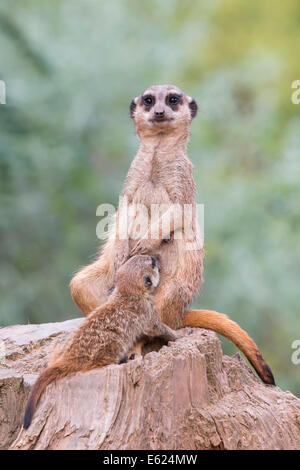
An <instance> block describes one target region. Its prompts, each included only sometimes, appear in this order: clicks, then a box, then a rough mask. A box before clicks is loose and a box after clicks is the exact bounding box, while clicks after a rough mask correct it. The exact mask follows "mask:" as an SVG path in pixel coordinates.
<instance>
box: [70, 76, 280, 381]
mask: <svg viewBox="0 0 300 470" xmlns="http://www.w3.org/2000/svg"><path fill="white" fill-rule="evenodd" d="M130 114H131V117H132V118H133V121H134V124H135V128H136V132H137V136H138V138H139V140H140V148H139V150H138V152H137V155H136V157H135V158H134V160H133V162H132V164H131V166H130V169H129V172H128V174H127V177H126V181H125V185H124V189H123V193H122V200H126V201H128V204H131V205H132V204H143V205H144V206H146V208H147V210H148V213H150V211H151V205H153V204H160V205H162V204H165V207H166V208H167V209H166V212H167V211H168V208H170V207H171V206H172V205H174V204H175V205H177V206H179V207H181V208H183V207H184V205H188V206H189V207H190V208H192V228H193V230H194V233H196V237H195V240H194V245H196V249H193V250H190V249H186V248H187V243H190V240H187V238H188V237H187V236H186V227H184V224H183V223H182V221H181V223H179V225H176V223H175V219H176V216H173V218H171V227H172V229H170V230H169V234H166V233H164V232H163V230H162V218H163V216H162V217H160V218H158V219H157V220H156V221H155V224H156V225H157V227H159V229H158V233H159V237H158V238H156V239H154V238H151V236H150V237H149V236H148V235H149V233H150V232H151V230H150V228H151V227H149V225H147V226H146V227H145V235H146V236H140V238H139V239H138V240H136V237H130V236H129V238H128V239H122V237H121V236H120V233H119V232H120V228H121V227H122V207H119V209H118V213H117V217H116V224H115V226H114V228H113V230H112V232H111V235H110V237H109V238H108V240H107V242H106V243H105V245H104V246H103V248H102V250H101V252H100V255H99V257H98V259H97V260H96V261H95V262H94V263H92V264H91V265H89V266H86V267H84V268H83V269H81V270H80V271H79V272H78V273H77V274H76V275H75V276H74V278H73V279H72V281H71V284H70V287H71V293H72V297H73V299H74V301H75V302H76V303H77V305H78V306H79V308H80V309H81V310H82V312H83V313H84V314H85V315H87V314H89V313H90V312H91V311H92V310H94V309H95V308H96V307H97V306H98V305H101V304H103V303H104V302H105V301H106V300H107V298H108V296H109V294H110V292H111V290H112V288H113V285H114V278H115V272H116V268H118V267H119V266H121V265H122V263H124V261H126V259H128V258H129V257H130V256H132V255H133V254H136V253H148V254H157V253H159V255H160V256H161V283H160V286H159V288H158V289H157V292H156V293H155V297H154V303H155V306H156V309H157V312H158V314H159V316H160V318H161V319H162V321H163V322H164V323H166V324H167V325H168V326H170V327H171V328H173V329H178V328H181V327H183V326H192V327H200V328H207V329H211V330H213V331H215V332H217V333H220V334H221V335H223V336H225V337H226V338H228V339H229V340H231V341H232V342H233V343H234V344H235V345H236V346H237V347H238V348H239V349H240V350H241V351H242V352H243V353H244V354H245V356H246V357H247V358H248V360H249V361H250V363H251V364H252V366H253V367H254V369H255V370H256V371H257V373H258V375H259V376H260V378H261V379H262V380H263V381H264V382H265V383H268V384H274V378H273V375H272V372H271V370H270V368H269V367H268V365H267V364H266V362H265V361H264V359H263V357H262V355H261V353H260V351H259V349H258V347H257V346H256V344H255V342H254V341H253V340H252V339H251V338H250V337H249V336H248V334H247V333H246V332H245V331H243V330H242V329H241V328H240V327H239V326H238V325H237V324H236V323H235V322H233V321H232V320H230V319H229V318H228V317H227V316H226V315H224V314H221V313H218V312H214V311H211V310H187V311H185V308H186V307H187V306H188V305H189V304H190V302H191V300H192V298H193V297H194V295H195V294H196V293H197V292H198V290H199V287H200V284H201V282H202V274H203V250H202V247H201V241H200V237H199V234H198V231H197V220H196V211H195V190H196V187H195V182H194V179H193V175H192V169H193V166H192V163H191V162H190V160H189V159H188V157H187V155H186V146H187V142H188V138H189V134H190V124H191V121H192V119H193V118H194V117H195V116H196V114H197V103H196V101H195V100H194V99H192V98H191V97H189V96H187V95H186V94H185V93H183V92H182V91H181V90H180V89H179V88H177V87H176V86H173V85H157V86H151V87H149V88H147V89H146V90H145V91H144V92H143V93H142V94H141V95H139V96H138V97H136V98H135V99H134V100H132V102H131V105H130ZM120 220H121V223H120V224H118V223H117V222H118V221H120ZM177 222H178V218H177ZM130 225H131V233H135V232H138V230H139V225H140V220H138V217H137V218H133V219H132V220H130ZM178 229H179V230H181V233H182V237H181V238H179V239H176V237H175V235H174V232H175V233H176V230H178ZM170 232H172V233H171V234H170ZM168 235H169V236H170V235H171V236H170V237H169V238H170V239H169V243H167V238H168Z"/></svg>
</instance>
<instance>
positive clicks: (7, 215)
mask: <svg viewBox="0 0 300 470" xmlns="http://www.w3.org/2000/svg"><path fill="white" fill-rule="evenodd" d="M299 28H300V4H299V1H298V0H286V1H285V2H282V1H279V0H275V1H273V2H272V3H271V2H268V1H266V0H263V1H259V0H254V1H252V2H245V1H243V0H226V1H225V0H223V1H222V0H213V1H210V2H204V1H198V2H194V1H193V2H192V1H189V0H185V1H182V0H181V1H179V0H164V1H163V2H162V1H158V0H152V1H150V2H141V1H138V0H114V1H113V2H101V1H99V0H98V1H96V0H77V1H74V0H64V1H63V2H62V1H61V0H44V1H43V2H40V1H37V0H26V1H25V0H23V1H22V0H20V1H18V2H12V1H10V0H2V2H1V6H0V79H2V80H4V81H5V82H6V86H7V104H6V105H1V106H0V172H1V176H0V185H1V186H0V196H1V207H0V230H1V232H0V239H1V243H0V254H1V265H0V286H1V313H0V314H1V324H2V325H8V324H14V323H27V322H31V323H34V322H51V321H60V320H64V319H67V318H71V317H75V316H78V315H79V312H78V310H77V308H76V307H75V305H74V304H73V302H72V300H71V298H70V294H69V289H68V283H69V280H70V278H71V276H72V274H73V273H74V272H75V271H76V270H77V269H78V268H79V267H80V266H81V265H84V264H87V263H89V262H90V261H91V260H92V259H93V257H94V255H95V254H96V252H97V249H98V245H99V241H98V240H97V238H96V232H95V229H96V224H97V222H98V221H99V219H98V218H97V217H96V208H97V206H98V204H101V203H103V202H109V203H113V204H116V203H117V202H118V196H119V193H120V191H121V188H122V185H123V181H124V178H125V175H126V172H127V170H128V167H129V165H130V162H131V160H132V158H133V157H134V155H135V153H136V149H137V147H138V142H137V139H136V137H135V135H134V129H133V125H132V122H131V121H130V119H129V112H128V106H129V102H130V100H131V99H132V98H133V97H134V96H136V95H137V94H138V93H140V92H141V91H143V89H144V88H146V87H147V86H149V85H151V84H157V83H165V82H167V83H174V84H176V85H177V86H179V87H180V88H182V89H183V90H185V91H186V92H187V93H188V94H190V95H192V96H194V97H195V98H196V100H197V101H198V104H199V115H198V117H197V118H196V119H195V121H194V122H193V124H192V139H191V143H190V145H189V156H190V158H191V160H192V161H193V163H194V165H195V178H196V183H197V187H198V202H201V203H204V204H205V248H206V263H205V283H204V285H203V288H202V291H201V293H200V296H199V297H198V299H196V301H195V302H194V305H195V306H196V305H197V306H202V307H205V308H211V309H215V310H219V311H222V312H225V313H227V314H228V315H230V317H231V318H233V319H234V320H236V321H238V322H239V324H240V325H241V326H243V327H244V328H245V329H246V330H247V331H248V332H249V333H250V334H251V335H252V336H253V337H254V338H255V340H256V342H257V344H258V345H259V347H260V348H261V350H262V351H263V353H264V356H265V358H266V359H267V361H268V362H269V363H270V365H271V366H272V369H273V371H274V373H275V376H276V378H277V382H278V384H279V385H280V386H281V387H283V388H289V389H290V390H292V391H293V392H294V393H298V395H300V384H299V372H300V365H298V366H296V365H293V364H292V362H291V354H292V352H293V350H292V349H291V344H292V342H293V341H294V340H295V339H300V326H299V310H300V309H299V289H300V250H299V229H300V218H299V199H300V185H299V182H300V181H299V178H300V158H299V157H300V150H299V149H300V132H299V129H300V105H298V106H297V105H293V104H292V102H291V94H292V89H291V83H292V81H294V80H296V79H300V71H299V65H300V63H299V37H300V34H299ZM223 345H224V350H225V352H227V353H233V352H234V351H235V348H234V347H233V346H232V345H230V344H229V342H227V341H223Z"/></svg>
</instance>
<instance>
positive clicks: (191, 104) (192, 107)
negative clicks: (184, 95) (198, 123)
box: [189, 98, 198, 119]
mask: <svg viewBox="0 0 300 470" xmlns="http://www.w3.org/2000/svg"><path fill="white" fill-rule="evenodd" d="M189 107H190V110H191V118H192V119H194V117H195V116H196V114H197V111H198V105H197V103H196V101H195V100H194V99H193V98H191V101H190V102H189Z"/></svg>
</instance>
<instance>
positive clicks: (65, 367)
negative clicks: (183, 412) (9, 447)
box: [23, 255, 179, 429]
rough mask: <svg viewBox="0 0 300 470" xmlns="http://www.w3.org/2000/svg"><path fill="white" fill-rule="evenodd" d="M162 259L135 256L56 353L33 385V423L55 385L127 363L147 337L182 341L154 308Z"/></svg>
mask: <svg viewBox="0 0 300 470" xmlns="http://www.w3.org/2000/svg"><path fill="white" fill-rule="evenodd" d="M159 269H160V262H159V257H158V256H156V257H151V256H145V255H137V256H134V257H132V258H130V259H129V260H128V261H127V262H126V263H125V264H124V265H123V266H121V267H120V269H119V270H118V273H117V279H116V281H117V283H116V288H115V289H114V292H113V293H112V295H111V296H110V297H109V300H108V302H107V303H106V304H104V305H102V306H101V307H99V308H97V309H96V310H95V311H94V312H92V313H91V314H90V315H89V316H88V317H87V318H86V319H85V320H84V322H83V323H82V324H81V325H80V326H79V328H77V329H76V330H75V331H74V332H73V333H72V334H71V335H70V337H69V338H68V340H67V343H66V345H65V346H64V347H60V348H57V349H56V350H55V351H54V354H53V357H52V360H51V361H50V363H49V366H48V367H47V369H45V371H44V372H42V374H41V375H40V376H39V377H38V379H37V380H36V382H35V384H34V385H33V388H32V391H31V394H30V397H29V400H28V403H27V407H26V410H25V415H24V425H23V426H24V428H25V429H27V428H28V427H29V425H30V423H31V420H32V416H33V413H34V410H35V408H36V405H37V402H38V400H39V398H40V396H41V394H42V392H43V390H44V389H45V387H46V386H47V385H48V384H49V383H50V382H52V381H54V380H56V379H59V378H62V377H65V376H67V375H70V374H73V373H76V372H83V371H87V370H90V369H94V368H96V367H103V366H106V365H108V364H114V363H120V362H122V361H124V359H125V358H126V356H127V354H128V352H129V351H130V350H131V349H132V348H133V346H134V344H135V343H136V342H137V341H139V340H141V338H144V337H147V338H149V339H151V338H155V337H159V338H161V339H162V340H164V341H165V342H168V341H175V340H176V339H177V338H178V337H179V335H178V333H176V332H175V331H173V330H171V329H170V328H169V327H168V326H166V325H164V324H163V323H162V322H161V320H160V318H159V316H158V315H157V312H156V309H155V307H154V303H153V294H154V292H155V291H156V289H157V287H158V285H159V281H160V275H159Z"/></svg>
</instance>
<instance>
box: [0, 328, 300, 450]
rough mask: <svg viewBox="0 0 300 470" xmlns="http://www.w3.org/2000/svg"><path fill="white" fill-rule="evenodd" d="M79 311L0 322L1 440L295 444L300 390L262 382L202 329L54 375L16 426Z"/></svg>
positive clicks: (34, 443)
mask: <svg viewBox="0 0 300 470" xmlns="http://www.w3.org/2000/svg"><path fill="white" fill-rule="evenodd" d="M80 321H82V319H76V320H70V321H67V322H62V323H50V324H42V325H25V326H18V325H17V326H12V327H7V328H2V329H0V354H1V357H0V363H1V364H0V406H1V407H0V443H1V448H6V449H7V448H11V449H164V450H165V449H299V448H300V400H299V399H297V398H296V397H294V396H293V395H292V394H291V393H290V392H283V391H282V390H280V389H279V388H278V387H272V386H266V385H264V384H263V383H261V382H260V380H259V379H258V378H257V377H256V376H255V374H254V373H253V372H252V370H251V369H249V368H248V367H247V365H246V364H245V362H244V360H243V359H242V358H241V356H240V355H239V354H236V355H235V356H234V357H227V356H223V355H222V351H221V348H220V342H219V340H218V339H217V337H216V335H215V334H214V333H212V332H209V331H206V330H200V329H194V330H193V334H191V335H189V336H185V337H184V338H181V339H180V340H177V341H176V342H175V343H169V346H164V347H163V348H162V349H161V350H160V351H159V352H151V353H149V354H147V355H146V356H145V357H144V358H139V359H136V360H134V361H130V362H129V363H127V364H122V365H112V366H108V367H105V368H103V369H96V370H93V371H90V372H86V373H80V374H77V375H75V376H73V377H67V378H64V379H61V380H59V381H57V382H56V383H53V384H50V385H49V386H48V388H47V389H46V391H45V393H44V394H43V396H42V398H41V400H40V402H39V404H38V407H37V410H36V413H35V416H34V419H33V422H32V424H31V426H30V427H29V429H28V430H26V431H25V430H23V429H21V423H22V418H23V411H24V407H25V403H26V400H27V397H28V394H29V391H30V387H31V385H32V383H33V381H34V379H35V378H36V376H37V374H38V373H39V372H41V371H42V370H43V368H44V367H45V366H46V364H47V358H48V357H49V354H50V353H51V351H52V349H53V347H54V345H55V344H57V343H59V342H61V341H62V340H64V338H65V337H66V334H67V333H68V332H70V331H71V330H72V329H74V328H75V327H76V326H77V325H78V324H79V322H80Z"/></svg>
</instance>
